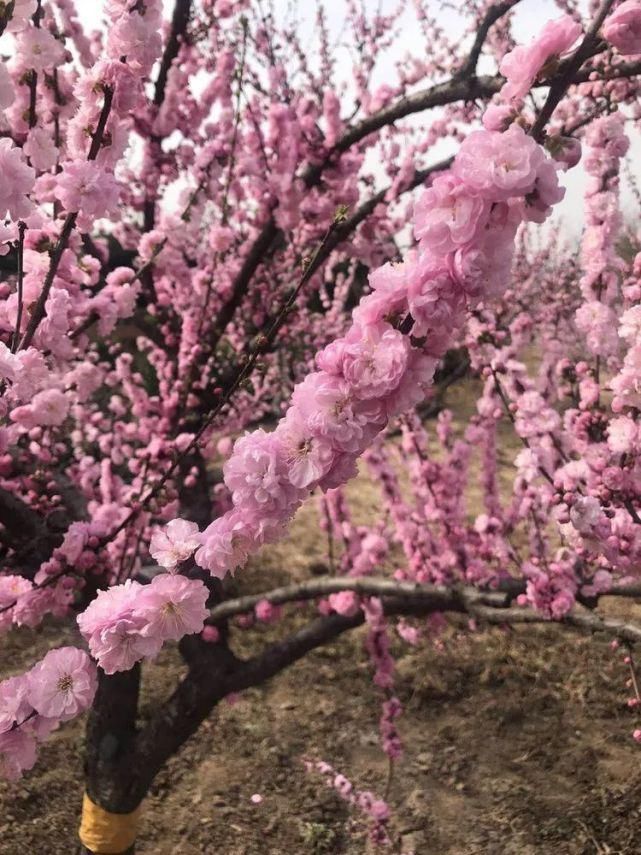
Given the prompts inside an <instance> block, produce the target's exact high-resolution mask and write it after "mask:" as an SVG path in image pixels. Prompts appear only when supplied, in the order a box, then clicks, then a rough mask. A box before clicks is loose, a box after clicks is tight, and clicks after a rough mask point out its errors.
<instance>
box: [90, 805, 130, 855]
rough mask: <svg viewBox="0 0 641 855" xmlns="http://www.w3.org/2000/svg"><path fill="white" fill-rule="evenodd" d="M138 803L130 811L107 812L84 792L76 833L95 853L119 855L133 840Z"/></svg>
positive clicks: (99, 854)
mask: <svg viewBox="0 0 641 855" xmlns="http://www.w3.org/2000/svg"><path fill="white" fill-rule="evenodd" d="M139 817H140V805H139V806H138V807H137V808H136V810H134V811H132V812H131V813H109V811H108V810H104V809H103V808H101V807H100V806H99V805H96V804H94V803H93V802H92V801H91V799H90V798H89V796H88V795H87V794H86V793H85V794H84V796H83V798H82V819H81V821H80V830H79V832H78V835H79V837H80V840H81V841H82V845H83V846H86V847H87V849H90V850H91V851H92V852H95V853H96V855H120V853H122V852H126V851H127V849H129V847H130V846H131V845H132V844H133V843H134V842H135V840H136V837H137V834H138V819H139Z"/></svg>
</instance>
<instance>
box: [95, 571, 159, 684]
mask: <svg viewBox="0 0 641 855" xmlns="http://www.w3.org/2000/svg"><path fill="white" fill-rule="evenodd" d="M142 589H143V586H142V585H141V584H140V583H139V582H133V581H132V580H131V579H128V580H127V581H126V582H125V583H124V585H115V586H114V587H112V588H109V589H108V590H106V591H99V592H98V596H97V597H96V599H95V600H93V601H92V602H91V603H90V604H89V606H88V607H87V608H86V609H85V611H84V612H82V614H80V615H78V626H79V628H80V632H81V633H82V636H83V638H84V639H85V641H87V643H88V644H89V650H90V652H91V655H92V656H93V657H94V658H95V659H96V660H97V661H98V664H99V665H100V667H101V668H102V669H103V670H104V671H105V672H106V673H107V674H114V673H115V672H116V671H128V670H129V669H130V668H131V667H132V666H133V665H135V664H136V662H138V661H139V660H140V659H143V658H144V657H153V656H155V655H156V654H157V653H158V651H159V650H160V647H161V644H162V642H161V641H160V640H159V639H158V638H155V637H149V636H145V635H143V630H144V628H145V626H146V624H147V621H146V619H145V618H144V616H143V615H141V614H140V613H139V612H138V610H137V604H138V601H139V599H140V595H141V593H142Z"/></svg>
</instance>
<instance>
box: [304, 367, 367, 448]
mask: <svg viewBox="0 0 641 855" xmlns="http://www.w3.org/2000/svg"><path fill="white" fill-rule="evenodd" d="M292 407H294V408H295V409H296V411H297V412H298V413H299V414H300V416H301V417H302V419H303V420H304V421H305V423H306V424H307V426H308V428H309V429H310V430H311V432H312V433H313V434H314V435H315V436H318V437H321V438H323V439H327V440H329V441H330V442H331V444H332V446H333V447H334V448H336V449H338V450H340V451H357V450H358V449H360V448H362V447H363V446H364V445H366V444H367V440H368V438H369V439H371V437H372V435H373V434H372V432H371V430H370V429H369V423H371V421H372V420H373V419H375V418H376V413H377V411H376V409H375V408H374V409H372V408H371V407H368V405H367V404H366V403H365V402H363V401H360V400H358V399H357V398H355V396H354V394H353V391H352V387H351V386H350V385H349V384H348V383H347V382H346V381H345V380H343V379H342V378H340V377H336V376H334V375H331V374H327V373H325V372H324V371H315V372H313V373H311V374H308V375H307V377H306V378H305V379H304V380H303V382H302V383H299V384H298V386H296V388H295V389H294V393H293V395H292Z"/></svg>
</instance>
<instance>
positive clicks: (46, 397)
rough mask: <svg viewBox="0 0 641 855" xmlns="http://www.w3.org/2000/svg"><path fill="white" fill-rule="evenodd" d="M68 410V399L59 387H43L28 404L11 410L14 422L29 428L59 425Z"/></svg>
mask: <svg viewBox="0 0 641 855" xmlns="http://www.w3.org/2000/svg"><path fill="white" fill-rule="evenodd" d="M68 412H69V400H68V399H67V396H66V395H65V394H64V392H61V391H60V390H59V389H43V390H42V391H41V392H38V393H37V394H36V395H34V397H33V400H32V401H31V403H30V404H25V405H24V406H22V407H16V408H15V409H14V410H13V411H12V412H11V418H12V419H13V421H14V422H18V424H21V425H23V427H26V428H31V427H34V426H35V425H46V426H52V427H55V426H57V425H61V424H62V423H63V422H64V420H65V419H66V418H67V413H68Z"/></svg>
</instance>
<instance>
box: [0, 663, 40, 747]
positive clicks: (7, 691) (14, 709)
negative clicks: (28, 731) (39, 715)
mask: <svg viewBox="0 0 641 855" xmlns="http://www.w3.org/2000/svg"><path fill="white" fill-rule="evenodd" d="M27 686H28V681H27V678H26V677H25V676H24V675H20V676H18V677H9V679H8V680H3V681H2V682H1V683H0V733H6V731H8V730H11V728H12V727H13V726H14V725H19V724H22V722H23V721H25V720H26V718H27V717H28V716H29V714H30V713H31V712H32V706H31V704H30V703H29V702H28V700H27Z"/></svg>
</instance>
